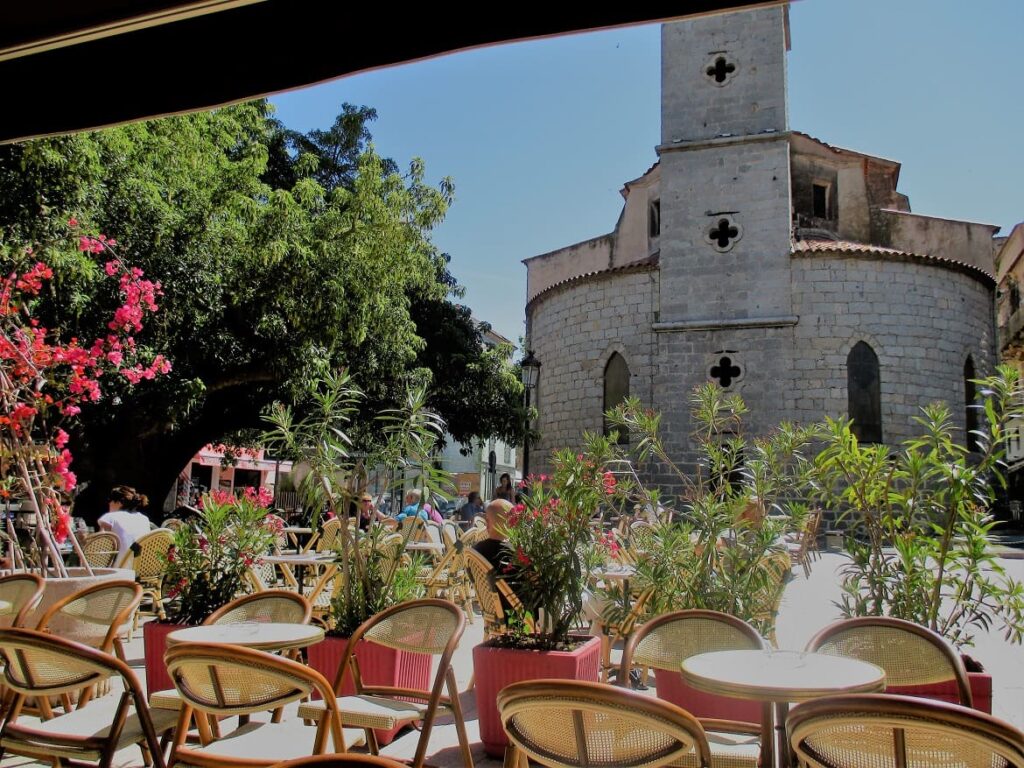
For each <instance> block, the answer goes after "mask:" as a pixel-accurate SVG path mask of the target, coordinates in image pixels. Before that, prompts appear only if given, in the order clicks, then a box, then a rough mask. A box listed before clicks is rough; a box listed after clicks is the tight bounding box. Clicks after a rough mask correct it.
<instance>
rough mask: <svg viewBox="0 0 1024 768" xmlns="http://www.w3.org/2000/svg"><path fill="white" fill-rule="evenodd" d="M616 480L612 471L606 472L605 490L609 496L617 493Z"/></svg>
mask: <svg viewBox="0 0 1024 768" xmlns="http://www.w3.org/2000/svg"><path fill="white" fill-rule="evenodd" d="M615 486H616V480H615V475H613V474H612V473H611V472H605V473H604V492H605V493H607V494H608V495H609V496H610V495H611V494H613V493H615Z"/></svg>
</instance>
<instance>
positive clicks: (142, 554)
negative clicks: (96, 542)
mask: <svg viewBox="0 0 1024 768" xmlns="http://www.w3.org/2000/svg"><path fill="white" fill-rule="evenodd" d="M173 543H174V534H173V533H172V532H171V531H169V530H167V529H166V528H157V529H156V530H155V531H150V532H149V533H145V534H143V535H142V536H140V537H139V538H138V539H137V540H136V542H135V543H134V544H132V547H131V549H129V550H128V551H127V552H125V554H124V557H123V558H121V562H119V563H118V568H134V569H135V581H136V582H137V583H138V584H139V585H141V586H142V596H143V597H148V598H149V599H150V601H151V602H152V611H151V614H155V615H156V616H158V617H159V618H160V619H166V618H167V614H166V613H164V592H163V585H164V572H165V571H166V570H167V552H168V550H169V549H170V548H171V545H172V544H173ZM141 613H142V609H141V608H140V609H139V610H138V611H137V612H136V613H135V626H134V627H133V629H138V624H139V614H141Z"/></svg>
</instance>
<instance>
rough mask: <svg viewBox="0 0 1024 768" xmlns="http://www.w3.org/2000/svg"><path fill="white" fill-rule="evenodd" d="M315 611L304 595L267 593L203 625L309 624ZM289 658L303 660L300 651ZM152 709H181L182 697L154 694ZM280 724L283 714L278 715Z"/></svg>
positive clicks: (234, 605)
mask: <svg viewBox="0 0 1024 768" xmlns="http://www.w3.org/2000/svg"><path fill="white" fill-rule="evenodd" d="M312 613H313V607H312V606H311V605H310V604H309V601H308V600H306V598H304V597H303V596H302V595H300V594H297V593H295V592H290V591H288V590H286V589H274V590H267V591H265V592H256V593H255V594H252V595H245V596H243V597H239V598H236V599H234V600H232V601H231V602H230V603H228V604H227V605H224V606H221V607H220V608H218V609H217V610H216V611H214V612H213V613H211V614H210V615H209V616H207V617H206V620H205V621H203V625H204V626H208V625H211V624H241V623H244V622H257V623H269V622H273V623H283V624H309V621H310V617H311V616H312ZM288 658H291V659H295V660H296V661H298V660H299V651H298V650H297V649H296V650H295V651H293V652H291V653H290V654H288ZM149 706H150V707H153V708H154V709H173V710H177V709H179V708H180V707H181V697H180V696H178V692H177V690H175V689H168V690H166V691H151V692H150V696H149ZM274 717H275V719H277V720H280V718H281V714H280V711H277V712H275V713H274Z"/></svg>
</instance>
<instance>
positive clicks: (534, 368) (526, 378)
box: [519, 349, 540, 480]
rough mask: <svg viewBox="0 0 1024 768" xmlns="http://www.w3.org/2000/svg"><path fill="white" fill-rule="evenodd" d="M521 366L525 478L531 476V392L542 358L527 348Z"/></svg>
mask: <svg viewBox="0 0 1024 768" xmlns="http://www.w3.org/2000/svg"><path fill="white" fill-rule="evenodd" d="M519 365H520V367H521V368H522V369H523V389H524V390H525V392H524V396H525V398H526V435H525V436H524V438H523V479H524V480H525V479H526V478H527V477H529V476H530V393H531V392H532V391H533V390H534V389H536V387H537V380H538V379H540V360H538V359H537V358H536V357H534V356H533V350H532V349H528V350H526V357H524V358H523V362H521V363H520V364H519Z"/></svg>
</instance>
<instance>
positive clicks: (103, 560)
mask: <svg viewBox="0 0 1024 768" xmlns="http://www.w3.org/2000/svg"><path fill="white" fill-rule="evenodd" d="M120 548H121V541H120V539H118V538H117V534H116V533H113V532H112V531H99V532H97V533H90V534H89V535H88V536H86V537H85V540H84V541H83V542H82V553H83V554H84V555H85V561H86V562H87V563H88V564H89V565H91V566H92V567H93V568H113V567H114V564H115V563H116V562H117V553H118V551H119V550H120Z"/></svg>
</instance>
